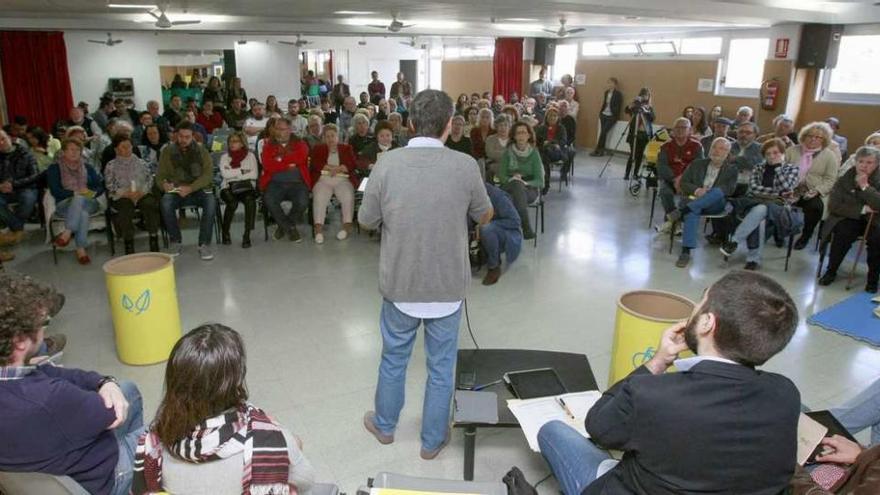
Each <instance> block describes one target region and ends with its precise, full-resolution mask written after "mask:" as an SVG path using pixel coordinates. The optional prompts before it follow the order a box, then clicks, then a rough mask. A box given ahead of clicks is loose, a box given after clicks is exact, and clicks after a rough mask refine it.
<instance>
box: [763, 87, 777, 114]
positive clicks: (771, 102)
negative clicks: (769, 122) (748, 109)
mask: <svg viewBox="0 0 880 495" xmlns="http://www.w3.org/2000/svg"><path fill="white" fill-rule="evenodd" d="M778 99H779V80H778V79H770V80H767V81H764V82H763V83H762V84H761V108H762V109H764V110H776V103H777V100H778Z"/></svg>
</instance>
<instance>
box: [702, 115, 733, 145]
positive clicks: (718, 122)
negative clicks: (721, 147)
mask: <svg viewBox="0 0 880 495" xmlns="http://www.w3.org/2000/svg"><path fill="white" fill-rule="evenodd" d="M731 124H733V121H732V120H730V119H728V118H726V117H719V118H717V119H715V120H714V121H712V135H711V136H706V137H704V138H703V139H701V140H700V144H701V145H702V146H703V149H704V150H707V149H709V148H710V147H711V146H712V143H713V142H714V141H715V139H716V138H720V137H723V138H725V139H727V140H728V141H730V143H731V144H733V139H731V137H730V136H729V135H728V131H729V130H730V125H731Z"/></svg>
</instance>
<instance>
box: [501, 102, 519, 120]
mask: <svg viewBox="0 0 880 495" xmlns="http://www.w3.org/2000/svg"><path fill="white" fill-rule="evenodd" d="M500 113H503V114H505V115H507V116H508V117H510V121H511V122H516V121H518V120H519V109H517V107H516V106H514V105H504V107H502V108H501V112H500ZM500 113H499V114H496V115H500Z"/></svg>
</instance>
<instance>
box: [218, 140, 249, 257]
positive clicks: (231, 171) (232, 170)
mask: <svg viewBox="0 0 880 495" xmlns="http://www.w3.org/2000/svg"><path fill="white" fill-rule="evenodd" d="M220 175H221V176H222V177H223V182H222V184H221V185H220V199H222V200H223V203H225V204H226V208H225V209H224V210H223V229H222V242H223V244H224V245H229V244H232V236H231V235H230V233H229V228H230V227H231V226H232V220H233V218H235V211H236V210H237V209H238V203H244V235H243V236H242V238H241V247H243V248H249V247H251V231H252V230H254V223H255V222H256V218H257V179H258V178H259V165H258V164H257V157H256V156H255V155H254V153H253V152H252V151H250V150H249V149H248V147H247V138H246V137H245V135H244V133H243V132H241V131H235V132H233V133H232V134H230V135H229V137H228V138H226V153H223V155H222V156H221V157H220Z"/></svg>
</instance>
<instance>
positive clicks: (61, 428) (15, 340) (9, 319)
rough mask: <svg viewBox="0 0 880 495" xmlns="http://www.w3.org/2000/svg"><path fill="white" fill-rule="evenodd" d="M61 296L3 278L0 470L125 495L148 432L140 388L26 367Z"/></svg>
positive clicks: (15, 277) (88, 374)
mask: <svg viewBox="0 0 880 495" xmlns="http://www.w3.org/2000/svg"><path fill="white" fill-rule="evenodd" d="M58 297H59V296H58V295H57V293H55V291H54V290H53V289H51V288H49V287H46V286H44V285H43V284H40V283H38V282H36V281H34V280H33V279H31V278H29V277H25V276H22V275H19V274H14V273H2V274H0V411H3V415H2V417H3V419H2V421H0V438H2V439H3V440H2V441H0V471H7V472H38V473H46V474H53V475H58V476H61V475H67V476H70V477H71V478H73V479H74V480H75V481H76V482H77V483H79V484H80V485H82V487H83V488H85V489H86V490H87V491H88V492H89V493H92V494H97V495H122V494H127V493H128V492H129V490H130V488H131V479H132V471H133V465H134V451H135V447H136V444H137V438H138V436H139V435H140V434H141V433H142V432H143V406H142V403H141V396H140V393H139V392H138V390H137V387H136V386H135V385H134V384H133V383H131V382H120V383H118V384H117V382H116V380H115V379H114V378H113V377H110V376H104V375H100V374H98V373H95V372H93V371H82V370H77V369H71V368H59V367H56V366H54V365H52V364H51V363H47V364H43V365H39V366H29V365H28V364H27V363H30V360H31V358H32V357H33V356H35V355H36V354H37V352H38V349H39V348H40V345H41V343H42V341H43V332H44V331H45V328H46V326H47V325H48V323H49V314H50V313H51V312H52V308H53V306H55V305H56V303H55V302H54V301H56V300H57V298H58Z"/></svg>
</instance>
